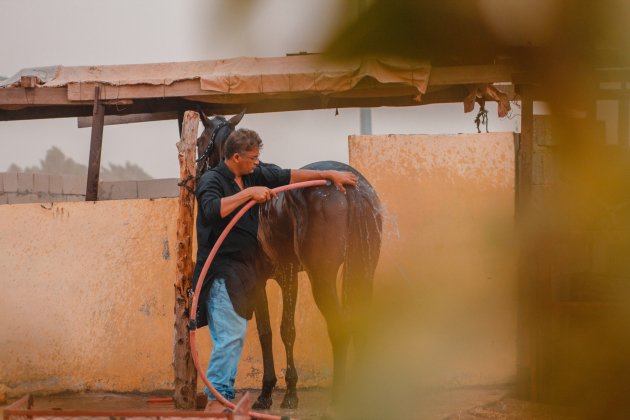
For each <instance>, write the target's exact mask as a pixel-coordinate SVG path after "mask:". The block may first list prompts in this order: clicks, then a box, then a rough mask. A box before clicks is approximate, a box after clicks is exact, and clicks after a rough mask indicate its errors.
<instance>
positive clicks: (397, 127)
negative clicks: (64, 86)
mask: <svg viewBox="0 0 630 420" xmlns="http://www.w3.org/2000/svg"><path fill="white" fill-rule="evenodd" d="M350 4H351V3H350ZM241 6H249V7H244V8H243V7H241ZM351 6H352V4H351ZM0 10H1V11H2V16H3V17H2V25H0V39H1V40H2V42H0V58H1V59H0V75H2V76H5V77H7V76H11V75H13V74H14V73H16V72H18V71H19V70H20V69H22V68H26V67H39V66H48V65H55V64H62V65H66V66H74V65H99V64H131V63H151V62H169V61H190V60H205V59H218V58H231V57H238V56H283V55H285V54H286V53H288V52H298V51H309V52H317V51H321V50H322V48H323V46H324V45H326V42H327V40H328V37H329V36H330V34H331V31H334V29H335V28H336V27H337V25H338V24H340V23H341V22H343V19H344V18H348V17H349V16H350V14H351V13H353V12H354V8H353V7H350V8H349V7H348V2H343V1H339V0H291V1H288V0H266V1H258V2H254V1H248V0H181V1H177V2H174V1H166V0H134V1H129V0H109V1H106V2H103V1H96V0H56V1H49V0H29V1H23V0H0ZM488 109H489V110H490V113H489V116H490V130H491V131H515V130H518V118H514V119H511V120H510V119H507V118H505V119H502V120H499V119H498V117H497V114H496V106H495V105H494V104H489V106H488ZM515 114H518V109H516V110H515ZM475 115H476V111H475V112H472V113H469V114H464V112H463V105H462V104H453V105H430V106H421V107H411V108H376V109H374V110H373V114H372V124H373V132H374V133H375V134H390V133H420V134H422V133H458V132H475V131H476V128H475V125H474V123H473V120H474V117H475ZM241 126H245V127H248V128H251V129H254V130H256V131H258V132H259V133H260V135H261V137H262V139H263V141H264V143H265V148H264V150H263V153H262V158H263V160H265V161H269V162H274V163H277V164H279V165H282V166H285V167H298V166H302V165H304V164H307V163H309V162H313V161H317V160H327V159H332V160H340V161H346V162H347V159H348V151H347V141H346V140H347V137H348V135H350V134H358V133H359V110H358V109H340V110H339V115H337V116H335V110H334V109H331V110H321V111H299V112H283V113H270V114H252V115H247V116H246V117H245V118H244V119H243V121H242V122H241ZM177 141H178V133H177V121H162V122H152V123H138V124H127V125H124V126H120V125H117V126H105V130H104V140H103V152H102V153H103V155H102V159H101V163H102V164H103V165H105V166H106V165H107V164H108V163H110V162H111V163H116V164H124V163H125V162H127V161H129V162H131V163H136V164H138V165H140V166H141V167H142V168H143V169H144V170H145V171H147V172H148V173H149V174H150V175H151V176H153V177H155V178H173V177H177V176H178V174H179V164H178V161H177V150H176V148H175V143H176V142H177ZM89 143H90V129H89V128H82V129H79V128H77V121H76V119H75V118H68V119H50V120H32V121H11V122H0V171H5V170H6V169H7V167H8V166H9V165H10V164H11V163H16V164H17V165H19V166H22V167H23V166H27V165H35V164H37V163H38V162H39V160H40V159H42V158H43V157H44V156H45V153H46V151H47V150H48V149H49V148H50V147H51V146H57V147H59V148H60V149H61V150H62V151H63V152H64V153H65V154H66V155H67V156H69V157H71V158H72V159H74V160H75V161H77V162H79V163H83V164H87V160H88V154H89Z"/></svg>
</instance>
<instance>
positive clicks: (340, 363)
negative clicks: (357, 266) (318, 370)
mask: <svg viewBox="0 0 630 420" xmlns="http://www.w3.org/2000/svg"><path fill="white" fill-rule="evenodd" d="M337 268H338V265H336V264H325V263H323V262H320V263H319V264H318V265H317V266H316V267H312V268H311V269H308V270H307V272H308V276H309V279H310V281H311V287H312V289H313V297H314V299H315V303H316V304H317V307H318V308H319V310H320V311H321V313H322V315H323V316H324V319H326V325H327V327H328V337H329V338H330V343H331V344H332V350H333V389H332V405H333V406H334V405H336V404H337V403H338V402H339V401H340V400H341V392H342V390H343V387H344V384H345V372H346V360H347V353H348V344H349V341H350V335H349V331H348V326H347V322H346V319H345V316H344V315H343V312H342V310H341V304H340V302H339V298H338V296H337V286H336V280H337Z"/></svg>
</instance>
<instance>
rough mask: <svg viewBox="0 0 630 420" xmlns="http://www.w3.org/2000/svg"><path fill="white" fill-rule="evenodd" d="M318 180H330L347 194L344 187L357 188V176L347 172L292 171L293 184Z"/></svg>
mask: <svg viewBox="0 0 630 420" xmlns="http://www.w3.org/2000/svg"><path fill="white" fill-rule="evenodd" d="M316 179H329V180H330V181H331V182H332V183H333V184H335V186H336V187H337V189H339V190H340V191H341V192H344V193H345V192H346V188H345V187H344V185H349V186H351V187H356V186H357V179H358V178H357V176H356V175H355V174H353V173H352V172H346V171H315V170H310V169H291V184H294V183H296V182H303V181H313V180H316Z"/></svg>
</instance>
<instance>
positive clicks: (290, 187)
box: [190, 179, 327, 420]
mask: <svg viewBox="0 0 630 420" xmlns="http://www.w3.org/2000/svg"><path fill="white" fill-rule="evenodd" d="M326 184H327V181H325V180H323V179H319V180H316V181H304V182H296V183H294V184H288V185H283V186H282V187H278V188H274V189H273V190H272V191H273V192H275V193H279V192H283V191H288V190H294V189H297V188H306V187H317V186H321V185H326ZM254 204H256V201H255V200H250V201H249V202H247V204H245V205H244V206H243V208H241V210H239V212H238V213H236V215H235V216H234V217H233V218H232V220H230V223H228V225H227V226H226V227H225V229H223V232H222V233H221V236H219V239H217V242H216V243H215V244H214V247H212V250H211V251H210V255H208V259H207V260H206V263H205V264H204V265H203V269H202V270H201V274H200V275H199V280H197V287H196V288H195V294H194V295H193V301H192V306H191V308H190V320H191V323H193V324H195V325H196V316H197V305H198V304H199V293H200V292H201V287H202V286H203V282H204V280H205V279H206V274H208V269H209V268H210V264H212V260H213V259H214V257H215V256H216V254H217V252H218V251H219V247H220V246H221V244H222V243H223V241H224V240H225V238H226V237H227V235H228V233H230V230H232V228H233V227H234V225H235V224H236V222H238V221H239V220H240V218H241V217H243V215H244V214H245V212H247V210H249V209H250V208H252V206H253V205H254ZM196 331H197V329H196V327H195V328H194V329H191V330H190V351H191V353H192V357H193V363H194V364H195V369H197V372H199V373H201V379H202V380H203V382H204V383H205V384H206V386H207V387H208V389H209V390H210V392H211V393H212V395H214V396H215V398H216V399H217V400H218V401H219V402H220V403H221V404H223V405H224V406H226V407H228V408H230V409H234V407H236V406H235V405H234V404H233V403H231V402H230V401H228V400H227V399H225V398H224V397H223V395H221V394H220V393H219V391H217V390H216V389H214V387H213V386H212V384H211V383H210V381H209V380H208V377H207V376H206V374H205V373H202V371H201V369H200V368H199V360H198V355H197V341H196V337H195V333H196ZM248 414H249V416H250V417H255V418H259V419H266V420H281V419H282V417H280V416H273V415H270V414H263V413H258V412H255V411H250V412H249V413H248Z"/></svg>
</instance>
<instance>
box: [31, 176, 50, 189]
mask: <svg viewBox="0 0 630 420" xmlns="http://www.w3.org/2000/svg"><path fill="white" fill-rule="evenodd" d="M49 185H50V176H49V175H46V174H33V192H35V193H46V194H48V188H49Z"/></svg>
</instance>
